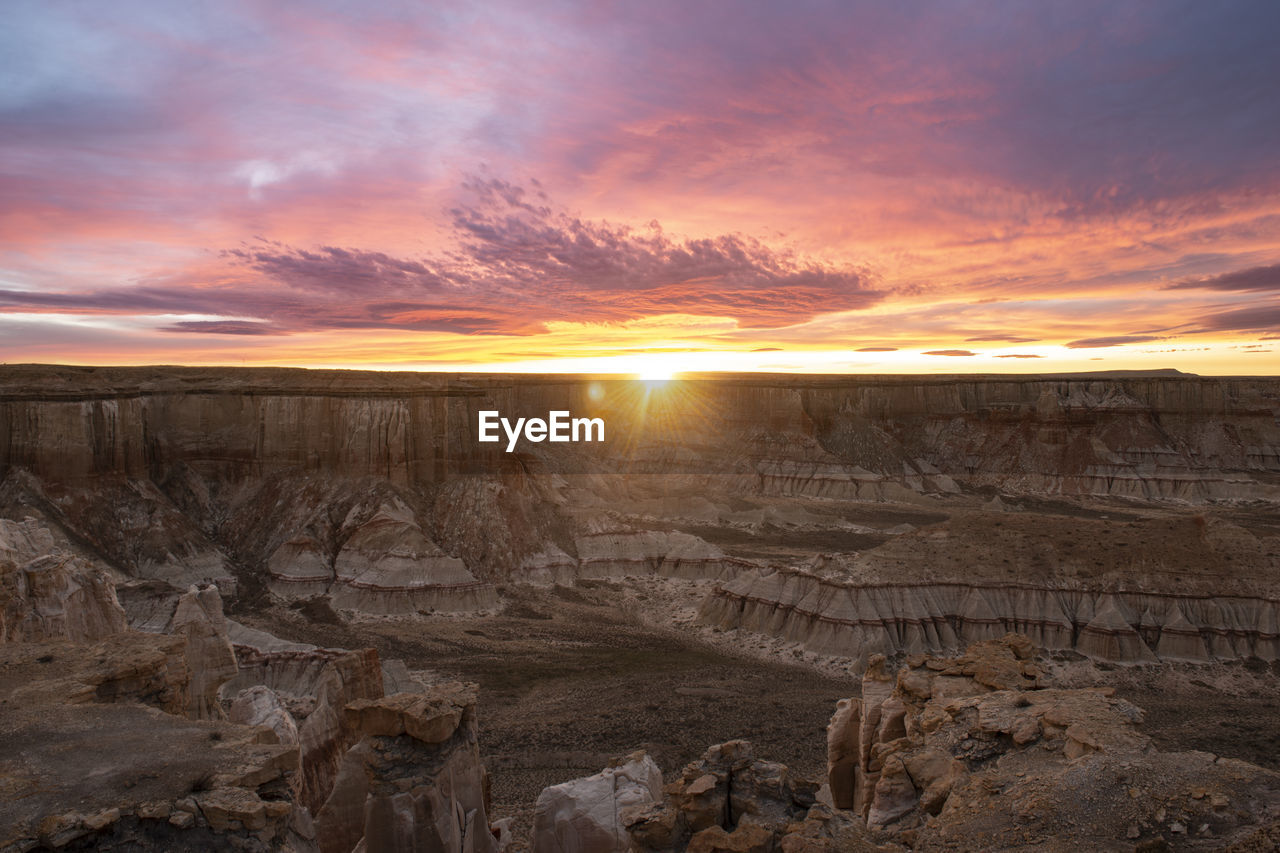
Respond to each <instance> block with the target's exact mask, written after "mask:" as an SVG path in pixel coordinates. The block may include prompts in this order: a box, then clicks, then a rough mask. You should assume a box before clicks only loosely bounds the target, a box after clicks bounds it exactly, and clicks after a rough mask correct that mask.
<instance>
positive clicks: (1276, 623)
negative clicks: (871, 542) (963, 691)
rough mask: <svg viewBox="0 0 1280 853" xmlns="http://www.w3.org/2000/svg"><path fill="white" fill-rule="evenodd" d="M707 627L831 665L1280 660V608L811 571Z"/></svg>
mask: <svg viewBox="0 0 1280 853" xmlns="http://www.w3.org/2000/svg"><path fill="white" fill-rule="evenodd" d="M701 617H702V619H703V621H704V622H706V623H708V624H711V625H715V626H717V627H719V628H721V629H724V630H732V629H739V628H740V629H745V630H748V631H755V632H758V633H763V634H769V635H772V636H778V637H782V638H784V639H787V640H790V641H794V642H798V643H801V644H803V645H804V646H805V647H806V648H809V649H811V650H813V651H816V652H820V653H823V654H830V655H839V656H842V657H851V658H857V659H860V660H862V661H865V660H866V659H867V658H868V656H870V655H872V654H885V655H894V654H915V653H922V652H938V651H957V650H959V649H962V648H964V647H965V646H966V645H968V644H969V643H972V642H977V641H979V640H986V639H992V638H995V637H1000V636H1003V635H1004V634H1006V633H1009V632H1017V633H1022V634H1025V635H1027V636H1029V637H1031V638H1032V639H1033V640H1034V641H1035V642H1036V643H1038V644H1040V645H1041V646H1043V647H1044V648H1047V649H1052V650H1062V649H1073V650H1075V651H1078V652H1080V653H1082V654H1085V655H1088V656H1090V657H1093V658H1096V659H1099V660H1107V661H1115V662H1124V663H1138V662H1144V661H1145V662H1150V661H1155V660H1157V659H1160V660H1182V661H1196V662H1208V661H1213V660H1238V659H1243V658H1260V659H1262V660H1265V661H1274V660H1277V659H1280V600H1277V599H1274V598H1262V597H1256V596H1212V595H1177V594H1171V593H1159V592H1152V591H1141V592H1136V591H1135V592H1128V591H1112V592H1100V591H1096V590H1090V589H1088V588H1087V587H1083V586H1075V587H1066V586H1055V587H1047V586H1037V585H1031V584H1022V583H975V582H967V583H966V582H958V581H957V582H936V583H927V582H924V583H903V584H885V583H852V582H848V581H838V580H832V579H828V578H823V577H820V576H818V575H815V574H812V573H809V572H805V571H801V570H788V569H778V570H775V571H772V572H767V573H757V572H751V573H747V574H744V575H742V576H740V577H738V578H736V579H734V580H731V581H727V582H724V583H722V584H719V585H717V587H716V588H715V590H714V591H713V592H712V593H711V594H710V595H709V596H708V597H707V599H706V600H705V601H704V602H703V605H702V609H701Z"/></svg>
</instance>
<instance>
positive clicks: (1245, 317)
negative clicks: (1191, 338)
mask: <svg viewBox="0 0 1280 853" xmlns="http://www.w3.org/2000/svg"><path fill="white" fill-rule="evenodd" d="M1194 325H1195V328H1193V329H1190V330H1189V332H1190V333H1196V332H1274V331H1280V305H1277V304H1274V303H1264V304H1262V305H1257V306H1251V307H1249V308H1236V309H1234V310H1232V311H1220V312H1218V313H1215V314H1209V315H1207V316H1205V317H1201V318H1200V319H1199V320H1198V321H1197V322H1196V323H1195V324H1194Z"/></svg>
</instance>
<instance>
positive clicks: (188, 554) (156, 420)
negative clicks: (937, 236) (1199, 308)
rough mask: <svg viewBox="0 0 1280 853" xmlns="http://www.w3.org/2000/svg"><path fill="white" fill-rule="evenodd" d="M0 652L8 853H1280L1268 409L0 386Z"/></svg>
mask: <svg viewBox="0 0 1280 853" xmlns="http://www.w3.org/2000/svg"><path fill="white" fill-rule="evenodd" d="M489 410H497V411H501V412H502V413H503V415H509V416H513V417H546V416H547V413H548V412H550V411H554V410H566V411H571V412H572V413H573V414H574V415H575V416H578V415H581V416H586V417H599V418H601V419H602V420H603V421H604V422H605V424H606V427H605V430H606V431H605V440H604V441H603V442H593V443H556V444H553V443H550V442H543V443H534V442H529V441H521V442H520V443H519V444H518V445H517V446H516V447H515V449H514V452H512V453H507V452H505V442H501V443H497V444H491V443H481V442H478V441H477V439H476V429H477V419H478V413H479V412H480V411H489ZM0 641H3V645H0V850H3V851H8V850H33V849H118V850H133V849H148V850H210V849H227V850H230V849H237V850H240V849H245V850H296V851H315V850H318V851H325V853H329V851H342V853H347V851H352V850H363V851H375V850H378V851H388V850H412V849H431V850H437V849H438V850H457V851H464V850H468V851H487V850H499V849H507V850H524V849H533V850H536V851H573V850H576V851H601V853H603V851H609V850H631V849H633V850H645V851H647V850H655V851H656V850H686V849H687V850H690V851H697V850H703V851H712V850H724V851H730V850H734V851H746V850H752V851H789V853H795V851H818V850H905V849H918V850H1027V849H1048V850H1055V849H1060V850H1068V849H1071V850H1078V849H1097V850H1125V851H1129V850H1160V849H1193V850H1271V849H1276V845H1277V844H1278V843H1280V663H1278V661H1280V380H1276V379H1268V378H1226V379H1222V378H1202V377H1194V376H1186V375H1181V374H1177V373H1174V372H1167V373H1154V374H1135V375H1127V374H1087V375H1077V376H1061V377H1051V376H1039V377H1012V376H973V377H946V378H933V377H777V376H735V377H719V378H707V379H679V380H673V381H670V382H641V381H633V380H619V379H607V378H598V379H592V378H583V377H520V378H513V377H497V376H480V375H464V376H456V375H442V374H396V373H363V372H347V371H301V370H283V369H279V370H276V369H240V370H237V369H231V368H219V369H196V368H168V367H154V368H72V367H54V366H40V365H28V366H20V365H19V366H5V367H3V368H0Z"/></svg>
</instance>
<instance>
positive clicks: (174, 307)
mask: <svg viewBox="0 0 1280 853" xmlns="http://www.w3.org/2000/svg"><path fill="white" fill-rule="evenodd" d="M1276 32H1280V4H1276V3H1273V2H1256V3H1238V2H1221V3H1212V4H1210V3H1203V2H1174V0H1168V1H1167V2H1150V3H1130V2H1098V3H1094V2H1080V0H1073V1H1072V2H1037V3H1026V2H945V3H925V2H883V3H857V2H849V0H842V1H841V2H829V3H828V2H803V0H796V1H795V2H788V3H785V4H784V3H781V2H773V3H761V2H749V0H733V2H716V1H715V0H708V2H695V3H690V2H687V0H682V2H665V1H664V0H651V1H650V2H644V3H635V2H617V3H607V2H581V3H567V2H565V3H562V2H537V3H530V2H527V0H526V2H510V3H505V2H492V3H476V2H457V3H454V2H448V0H445V1H444V2H431V3H424V2H420V0H418V1H417V2H405V3H397V2H382V3H377V4H367V3H344V2H310V3H281V2H267V1H266V0H223V2H216V3H213V2H208V3H204V2H191V3H171V2H167V0H166V2H131V0H116V2H112V3H96V2H58V0H37V2H25V1H24V0H16V1H15V0H11V2H9V3H7V4H6V25H5V27H4V28H2V29H0V361H4V362H10V363H13V362H61V363H77V364H148V363H165V364H230V365H241V364H248V365H257V364H262V365H268V364H269V365H296V366H336V367H374V368H391V369H426V370H512V371H617V372H635V373H640V374H642V375H650V376H663V375H668V374H670V373H673V372H677V371H683V370H765V371H777V372H786V371H803V372H852V373H920V372H923V373H994V372H1043V371H1063V370H1113V369H1155V368H1177V369H1180V370H1184V371H1188V372H1194V373H1201V374H1275V373H1280V154H1278V153H1277V140H1278V139H1280V87H1278V86H1277V85H1276V81H1278V80H1280V51H1277V50H1276V49H1275V44H1274V37H1275V33H1276Z"/></svg>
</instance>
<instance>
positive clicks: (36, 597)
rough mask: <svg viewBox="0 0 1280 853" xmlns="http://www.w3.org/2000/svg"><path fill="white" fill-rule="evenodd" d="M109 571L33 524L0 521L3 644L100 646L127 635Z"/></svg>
mask: <svg viewBox="0 0 1280 853" xmlns="http://www.w3.org/2000/svg"><path fill="white" fill-rule="evenodd" d="M124 627H125V614H124V609H123V608H121V606H120V602H119V601H118V600H117V599H116V593H115V585H114V583H113V582H112V579H111V577H110V576H109V575H108V574H107V572H105V571H104V570H102V569H100V568H97V567H95V566H92V565H90V564H89V563H88V562H87V561H85V560H83V559H80V558H78V557H75V556H73V555H71V554H69V553H67V552H65V551H63V550H62V549H61V548H59V547H58V546H57V544H56V542H55V540H54V537H53V534H52V533H51V532H50V531H49V529H48V528H47V527H44V526H43V525H41V524H39V523H38V522H37V521H36V520H35V519H33V518H27V519H25V520H23V521H10V520H9V519H4V518H0V643H6V642H43V641H46V640H70V641H72V642H84V641H86V640H96V639H100V638H102V637H106V636H109V635H111V634H115V633H118V632H120V631H122V630H124Z"/></svg>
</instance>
